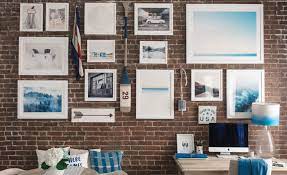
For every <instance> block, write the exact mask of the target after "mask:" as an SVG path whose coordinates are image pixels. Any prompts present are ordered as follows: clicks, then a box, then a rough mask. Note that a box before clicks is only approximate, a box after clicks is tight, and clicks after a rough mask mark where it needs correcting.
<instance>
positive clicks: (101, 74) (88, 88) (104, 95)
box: [85, 69, 117, 101]
mask: <svg viewBox="0 0 287 175" xmlns="http://www.w3.org/2000/svg"><path fill="white" fill-rule="evenodd" d="M116 100H117V70H116V69H86V70H85V101H116Z"/></svg>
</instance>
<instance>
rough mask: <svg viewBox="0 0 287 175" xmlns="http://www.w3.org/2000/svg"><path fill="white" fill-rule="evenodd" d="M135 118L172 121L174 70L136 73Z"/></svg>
mask: <svg viewBox="0 0 287 175" xmlns="http://www.w3.org/2000/svg"><path fill="white" fill-rule="evenodd" d="M157 108H161V109H157ZM136 118H137V119H174V70H137V71H136Z"/></svg>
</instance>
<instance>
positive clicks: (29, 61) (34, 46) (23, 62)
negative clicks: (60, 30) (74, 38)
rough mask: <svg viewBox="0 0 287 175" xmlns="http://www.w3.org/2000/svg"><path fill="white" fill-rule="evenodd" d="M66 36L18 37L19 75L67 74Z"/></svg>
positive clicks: (67, 41)
mask: <svg viewBox="0 0 287 175" xmlns="http://www.w3.org/2000/svg"><path fill="white" fill-rule="evenodd" d="M68 44H69V39H68V37H19V74H20V75H68Z"/></svg>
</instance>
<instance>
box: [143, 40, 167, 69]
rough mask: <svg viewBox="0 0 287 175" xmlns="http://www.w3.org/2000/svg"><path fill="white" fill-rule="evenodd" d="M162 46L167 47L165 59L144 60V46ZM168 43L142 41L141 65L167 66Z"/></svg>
mask: <svg viewBox="0 0 287 175" xmlns="http://www.w3.org/2000/svg"><path fill="white" fill-rule="evenodd" d="M156 44H162V45H164V46H165V59H164V60H162V59H151V60H148V59H144V58H143V57H144V56H143V54H144V53H143V46H147V45H156ZM167 57H168V42H167V41H140V63H141V64H167Z"/></svg>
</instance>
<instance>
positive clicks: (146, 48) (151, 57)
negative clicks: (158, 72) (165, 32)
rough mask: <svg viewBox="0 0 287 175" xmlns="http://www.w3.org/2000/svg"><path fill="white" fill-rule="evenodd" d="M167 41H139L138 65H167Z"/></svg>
mask: <svg viewBox="0 0 287 175" xmlns="http://www.w3.org/2000/svg"><path fill="white" fill-rule="evenodd" d="M167 47H168V45H167V41H141V42H140V63H147V64H167V51H168V48H167Z"/></svg>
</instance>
